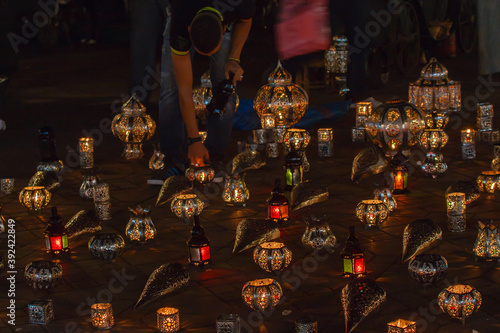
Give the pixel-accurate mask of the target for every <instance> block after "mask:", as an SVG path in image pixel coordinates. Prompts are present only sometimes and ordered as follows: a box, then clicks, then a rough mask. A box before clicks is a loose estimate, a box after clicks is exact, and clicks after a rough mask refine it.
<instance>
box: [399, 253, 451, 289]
mask: <svg viewBox="0 0 500 333" xmlns="http://www.w3.org/2000/svg"><path fill="white" fill-rule="evenodd" d="M408 273H409V274H410V276H411V278H412V279H413V280H415V281H417V282H418V283H420V284H422V285H424V286H428V285H433V284H437V283H439V282H441V281H443V280H444V278H445V277H446V274H447V273H448V262H447V261H446V259H445V258H444V257H443V256H440V255H438V254H419V255H417V256H415V258H413V260H412V261H410V263H409V264H408Z"/></svg>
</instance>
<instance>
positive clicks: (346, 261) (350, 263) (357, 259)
mask: <svg viewBox="0 0 500 333" xmlns="http://www.w3.org/2000/svg"><path fill="white" fill-rule="evenodd" d="M340 256H341V258H342V276H344V277H361V276H365V275H366V267H365V258H364V256H365V255H364V253H363V250H362V249H361V245H360V243H359V240H358V238H357V237H356V231H355V228H354V227H352V226H351V227H349V238H347V240H346V242H345V246H344V249H343V250H342V253H341V254H340Z"/></svg>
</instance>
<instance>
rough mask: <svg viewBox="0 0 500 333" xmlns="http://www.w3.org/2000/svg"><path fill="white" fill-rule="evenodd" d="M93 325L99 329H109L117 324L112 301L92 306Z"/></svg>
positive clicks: (91, 317) (91, 318)
mask: <svg viewBox="0 0 500 333" xmlns="http://www.w3.org/2000/svg"><path fill="white" fill-rule="evenodd" d="M90 320H91V322H92V326H93V327H94V328H96V329H98V330H109V329H111V327H113V325H114V324H115V318H114V317H113V308H112V307H111V304H110V303H95V304H92V306H91V307H90Z"/></svg>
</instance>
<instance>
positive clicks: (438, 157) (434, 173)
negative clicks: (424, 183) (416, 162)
mask: <svg viewBox="0 0 500 333" xmlns="http://www.w3.org/2000/svg"><path fill="white" fill-rule="evenodd" d="M446 170H448V165H447V164H446V163H445V162H444V158H443V154H441V153H436V152H433V151H428V152H427V154H426V156H425V160H424V163H423V164H422V172H423V173H424V174H425V175H428V176H431V177H432V178H434V179H435V178H437V177H438V176H439V175H441V174H442V173H444V172H446Z"/></svg>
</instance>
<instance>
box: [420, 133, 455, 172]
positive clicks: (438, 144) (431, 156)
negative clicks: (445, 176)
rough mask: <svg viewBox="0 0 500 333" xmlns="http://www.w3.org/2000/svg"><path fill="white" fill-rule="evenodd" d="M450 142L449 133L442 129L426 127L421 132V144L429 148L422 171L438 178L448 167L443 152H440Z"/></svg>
mask: <svg viewBox="0 0 500 333" xmlns="http://www.w3.org/2000/svg"><path fill="white" fill-rule="evenodd" d="M447 143H448V135H447V134H446V133H445V132H444V131H443V130H442V129H424V130H423V131H422V133H421V134H420V145H421V146H422V147H424V148H425V149H427V154H426V157H425V160H424V162H423V163H422V171H423V173H424V174H426V175H430V176H432V178H437V176H439V175H440V174H442V173H444V172H445V171H446V170H447V169H448V165H446V163H445V162H444V161H443V154H441V153H440V152H438V150H441V149H443V148H444V146H445V145H446V144H447Z"/></svg>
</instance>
